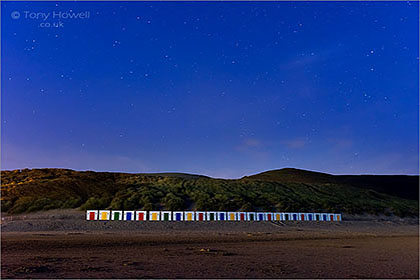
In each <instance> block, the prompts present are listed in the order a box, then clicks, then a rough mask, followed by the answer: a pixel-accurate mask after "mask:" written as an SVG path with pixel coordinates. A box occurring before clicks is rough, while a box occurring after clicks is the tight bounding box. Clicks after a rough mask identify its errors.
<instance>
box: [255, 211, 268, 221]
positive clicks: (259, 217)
mask: <svg viewBox="0 0 420 280" xmlns="http://www.w3.org/2000/svg"><path fill="white" fill-rule="evenodd" d="M266 220H267V218H266V215H265V213H263V212H257V221H266Z"/></svg>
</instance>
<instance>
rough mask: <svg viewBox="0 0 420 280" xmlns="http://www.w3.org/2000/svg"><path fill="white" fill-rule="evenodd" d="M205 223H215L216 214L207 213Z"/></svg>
mask: <svg viewBox="0 0 420 280" xmlns="http://www.w3.org/2000/svg"><path fill="white" fill-rule="evenodd" d="M206 214H207V219H206V220H207V221H217V212H207V213H206Z"/></svg>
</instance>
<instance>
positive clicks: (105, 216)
mask: <svg viewBox="0 0 420 280" xmlns="http://www.w3.org/2000/svg"><path fill="white" fill-rule="evenodd" d="M110 212H111V211H109V210H99V220H101V221H107V220H109V216H110Z"/></svg>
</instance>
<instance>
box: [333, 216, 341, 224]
mask: <svg viewBox="0 0 420 280" xmlns="http://www.w3.org/2000/svg"><path fill="white" fill-rule="evenodd" d="M334 220H335V221H337V222H339V221H341V214H335V219H334Z"/></svg>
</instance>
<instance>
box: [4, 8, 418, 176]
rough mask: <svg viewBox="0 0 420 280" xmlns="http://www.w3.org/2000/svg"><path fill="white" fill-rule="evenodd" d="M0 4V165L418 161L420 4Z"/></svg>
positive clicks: (367, 166)
mask: <svg viewBox="0 0 420 280" xmlns="http://www.w3.org/2000/svg"><path fill="white" fill-rule="evenodd" d="M1 5H2V19H1V20H2V35H1V36H2V38H1V40H2V53H1V56H2V62H1V63H2V64H1V67H2V69H1V70H2V73H1V82H2V84H1V90H2V100H1V101H2V104H1V106H2V108H1V109H2V111H1V118H2V135H1V140H2V143H1V145H2V146H1V148H2V158H1V163H2V169H17V168H38V167H57V168H58V167H59V168H71V169H76V170H97V171H125V172H166V171H173V172H188V173H200V174H205V175H209V176H214V177H224V178H237V177H241V176H244V175H249V174H253V173H258V172H260V171H264V170H269V169H278V168H283V167H295V168H302V169H309V170H315V171H322V172H328V173H333V174H418V169H419V164H418V161H419V157H418V154H419V147H418V142H419V136H418V133H419V131H418V127H419V122H418V114H419V111H418V110H419V98H418V88H419V78H418V77H419V70H418V69H419V51H418V50H419V45H418V42H419V37H418V34H419V30H418V24H419V16H418V10H419V7H418V2H417V3H416V2H392V3H385V2H376V3H368V2H346V3H339V2H337V3H334V2H306V3H302V2H277V3H275V2H263V3H255V2H230V3H229V2H210V3H209V2H197V3H188V2H169V3H168V2H166V3H165V2H134V3H128V2H125V3H124V2H108V3H93V2H78V3H74V2H65V3H63V2H62V3H54V2H43V3H29V2H11V3H10V2H9V3H4V2H2V3H1ZM15 11H17V12H19V14H20V17H19V18H18V19H14V18H12V17H11V13H12V12H15ZM85 11H88V12H89V15H90V16H89V18H85V19H80V18H77V19H58V18H55V19H52V18H51V16H50V17H49V18H48V19H47V20H43V19H42V18H40V17H41V14H40V13H44V14H48V13H51V14H52V13H53V12H69V13H74V14H77V13H80V12H85ZM36 14H37V15H38V19H31V18H30V15H33V16H34V15H36ZM59 21H61V22H62V25H63V26H61V27H59V28H55V27H50V28H48V27H41V26H40V24H41V23H43V22H48V23H49V24H52V25H54V24H57V23H58V22H59Z"/></svg>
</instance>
